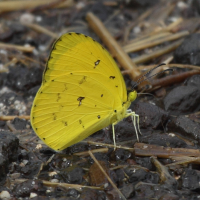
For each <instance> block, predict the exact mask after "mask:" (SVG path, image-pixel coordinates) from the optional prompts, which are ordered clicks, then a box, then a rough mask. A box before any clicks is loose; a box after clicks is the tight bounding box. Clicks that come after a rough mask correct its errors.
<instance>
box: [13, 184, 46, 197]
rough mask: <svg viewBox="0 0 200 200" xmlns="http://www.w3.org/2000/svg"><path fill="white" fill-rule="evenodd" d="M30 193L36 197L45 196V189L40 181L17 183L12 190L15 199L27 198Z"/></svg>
mask: <svg viewBox="0 0 200 200" xmlns="http://www.w3.org/2000/svg"><path fill="white" fill-rule="evenodd" d="M32 192H33V193H37V194H38V195H46V187H45V186H43V183H42V181H40V180H28V181H25V182H23V183H18V184H17V185H16V186H15V187H14V189H13V194H14V196H15V197H29V196H30V193H32Z"/></svg>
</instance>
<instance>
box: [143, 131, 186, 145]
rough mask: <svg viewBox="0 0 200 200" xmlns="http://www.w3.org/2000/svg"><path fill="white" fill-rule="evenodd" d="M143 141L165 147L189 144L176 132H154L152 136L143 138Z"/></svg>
mask: <svg viewBox="0 0 200 200" xmlns="http://www.w3.org/2000/svg"><path fill="white" fill-rule="evenodd" d="M141 142H143V143H148V144H155V145H159V146H164V147H171V148H185V147H187V144H186V143H185V141H184V140H182V139H180V138H179V137H177V136H175V135H174V134H167V133H161V134H159V133H153V134H152V135H150V136H146V137H144V138H142V139H141Z"/></svg>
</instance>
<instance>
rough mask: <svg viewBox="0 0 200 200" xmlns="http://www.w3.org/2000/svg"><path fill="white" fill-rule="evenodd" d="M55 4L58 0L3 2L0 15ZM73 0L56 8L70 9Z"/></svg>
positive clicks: (0, 4)
mask: <svg viewBox="0 0 200 200" xmlns="http://www.w3.org/2000/svg"><path fill="white" fill-rule="evenodd" d="M53 2H57V0H42V1H41V0H34V1H25V0H19V1H3V2H0V13H2V12H9V11H16V10H23V9H33V8H36V7H38V6H44V5H46V4H50V3H53ZM73 5H74V2H73V0H66V1H65V2H63V3H60V4H59V5H58V6H55V7H63V6H64V7H70V6H73Z"/></svg>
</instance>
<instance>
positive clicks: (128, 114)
mask: <svg viewBox="0 0 200 200" xmlns="http://www.w3.org/2000/svg"><path fill="white" fill-rule="evenodd" d="M129 116H130V117H131V119H132V122H133V126H134V128H135V133H136V137H137V140H138V142H139V136H138V131H139V133H140V134H141V135H142V133H141V131H140V126H139V122H140V120H139V115H137V114H135V112H132V110H131V109H128V110H127V114H126V117H129ZM136 121H137V122H136ZM136 123H137V127H136ZM137 129H138V131H137Z"/></svg>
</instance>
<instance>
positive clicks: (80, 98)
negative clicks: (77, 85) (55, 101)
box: [77, 97, 85, 106]
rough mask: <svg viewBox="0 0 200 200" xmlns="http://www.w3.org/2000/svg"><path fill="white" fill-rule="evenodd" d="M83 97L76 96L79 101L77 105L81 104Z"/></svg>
mask: <svg viewBox="0 0 200 200" xmlns="http://www.w3.org/2000/svg"><path fill="white" fill-rule="evenodd" d="M83 99H85V97H78V99H77V101H79V104H78V106H80V105H81V104H82V100H83Z"/></svg>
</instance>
